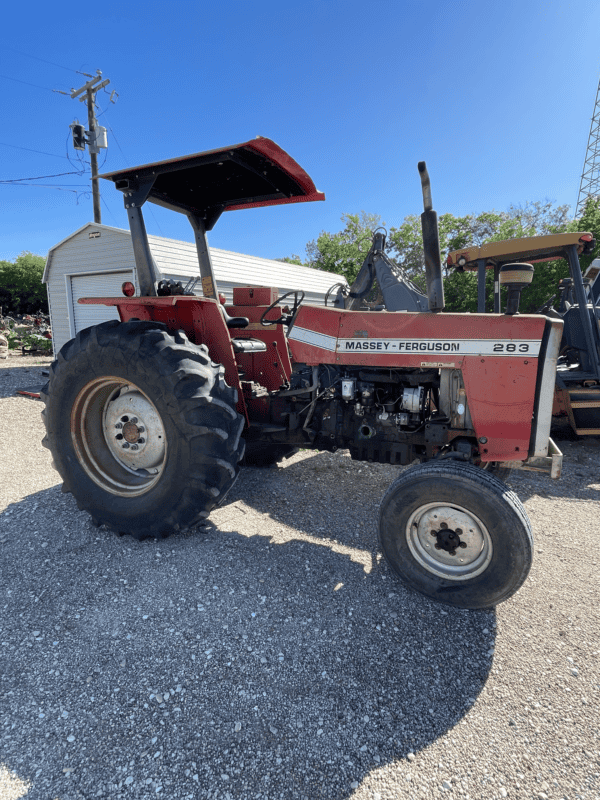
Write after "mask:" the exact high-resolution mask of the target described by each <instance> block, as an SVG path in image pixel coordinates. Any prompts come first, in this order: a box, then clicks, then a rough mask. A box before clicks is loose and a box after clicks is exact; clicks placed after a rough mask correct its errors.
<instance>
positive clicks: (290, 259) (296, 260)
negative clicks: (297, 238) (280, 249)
mask: <svg viewBox="0 0 600 800" xmlns="http://www.w3.org/2000/svg"><path fill="white" fill-rule="evenodd" d="M275 261H283V262H284V264H297V265H298V266H299V267H306V266H307V265H306V264H305V263H304V261H302V259H301V258H300V256H297V255H296V254H295V253H292V255H291V256H284V257H283V258H276V259H275Z"/></svg>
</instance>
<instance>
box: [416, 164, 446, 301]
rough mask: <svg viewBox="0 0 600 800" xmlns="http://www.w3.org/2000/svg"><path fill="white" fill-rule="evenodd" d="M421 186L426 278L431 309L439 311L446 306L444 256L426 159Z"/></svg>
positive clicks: (420, 169)
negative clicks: (443, 279) (441, 249)
mask: <svg viewBox="0 0 600 800" xmlns="http://www.w3.org/2000/svg"><path fill="white" fill-rule="evenodd" d="M418 166H419V172H420V174H421V188H422V189H423V207H424V209H425V210H424V211H423V213H422V214H421V229H422V231H423V250H424V251H425V278H426V280H427V297H428V299H429V310H430V311H433V312H434V313H437V312H438V311H442V310H443V308H444V284H443V281H442V258H441V255H440V235H439V231H438V221H437V214H436V212H435V211H434V210H433V203H432V200H431V184H430V183H429V173H428V172H427V166H426V164H425V162H424V161H419V165H418Z"/></svg>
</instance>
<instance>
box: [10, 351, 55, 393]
mask: <svg viewBox="0 0 600 800" xmlns="http://www.w3.org/2000/svg"><path fill="white" fill-rule="evenodd" d="M19 360H20V361H21V362H22V359H19ZM48 361H49V360H48ZM49 366H50V364H49V363H46V362H43V363H39V361H38V359H36V358H35V357H34V356H32V357H31V366H29V365H27V366H18V367H13V366H11V365H10V359H7V360H6V361H4V360H3V361H0V398H2V397H13V396H15V397H18V396H19V395H16V394H15V390H16V389H17V388H19V389H21V388H25V387H27V386H34V385H35V386H39V385H40V384H42V383H46V381H47V380H48V378H45V377H43V376H42V370H43V369H44V370H47V369H48V368H49ZM38 402H39V401H38Z"/></svg>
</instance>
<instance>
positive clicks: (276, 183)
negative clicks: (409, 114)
mask: <svg viewBox="0 0 600 800" xmlns="http://www.w3.org/2000/svg"><path fill="white" fill-rule="evenodd" d="M100 177H101V178H106V179H108V180H111V181H114V183H115V186H116V188H117V189H120V190H121V191H122V192H123V193H124V194H125V205H126V207H127V203H128V199H130V200H131V203H132V204H133V203H135V205H137V206H139V205H141V204H143V203H144V202H146V200H150V202H152V203H157V204H158V205H161V206H165V207H166V208H170V209H173V210H174V211H179V212H182V213H184V214H187V215H190V214H192V215H194V216H196V217H200V218H202V219H204V220H205V222H206V228H207V229H210V228H211V227H212V225H213V224H214V222H215V221H216V219H218V217H219V216H220V214H221V213H222V212H223V211H233V210H235V209H238V208H255V207H257V206H270V205H280V204H283V203H299V202H307V201H311V200H324V199H325V195H324V194H323V193H322V192H319V191H317V189H316V187H315V185H314V183H313V181H312V179H311V178H310V176H309V175H308V174H307V173H306V172H305V171H304V170H303V169H302V167H301V166H300V165H299V164H298V163H297V162H296V161H294V159H293V158H292V157H291V156H290V155H288V154H287V153H286V152H285V150H282V149H281V147H279V145H277V144H275V142H273V141H272V140H271V139H266V138H264V137H262V136H259V137H257V138H256V139H252V140H251V141H249V142H244V143H242V144H235V145H231V146H230V147H223V148H219V149H218V150H208V151H206V152H205V153H195V154H193V155H189V156H181V157H180V158H172V159H169V160H168V161H158V162H156V163H154V164H144V165H142V166H139V167H131V168H128V169H124V170H120V171H118V172H107V173H104V174H103V175H100Z"/></svg>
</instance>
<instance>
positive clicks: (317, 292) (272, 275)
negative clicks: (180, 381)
mask: <svg viewBox="0 0 600 800" xmlns="http://www.w3.org/2000/svg"><path fill="white" fill-rule="evenodd" d="M148 242H149V244H150V249H151V251H152V256H153V258H154V261H155V264H156V267H157V273H159V274H160V279H165V280H166V279H168V278H171V279H173V280H176V281H182V282H184V285H185V282H187V281H188V280H189V279H190V278H197V277H199V275H200V272H199V268H198V256H197V253H196V245H195V244H192V243H191V242H180V241H178V240H176V239H165V238H162V237H160V236H150V235H149V236H148ZM210 255H211V259H212V263H213V268H214V273H215V279H216V281H217V286H218V289H219V292H221V293H222V294H224V295H225V297H226V298H227V302H228V303H231V302H232V290H233V287H234V286H276V287H277V288H278V289H279V292H280V294H283V293H284V292H289V291H292V290H295V289H302V290H303V291H304V292H306V302H307V303H317V304H319V305H320V304H322V303H323V301H324V298H325V294H326V293H327V290H328V289H329V288H330V287H331V286H333V284H334V283H338V282H339V281H340V280H343V279H342V278H341V276H339V275H334V274H332V273H331V272H324V271H322V270H317V269H311V268H310V267H301V266H297V265H295V264H287V263H286V262H284V261H274V260H272V259H267V258H258V257H257V256H247V255H243V254H242V253H232V252H230V251H229V250H217V249H216V248H214V247H211V248H210ZM42 280H43V281H44V283H45V284H46V285H47V287H48V302H49V306H50V322H51V325H52V337H53V343H54V354H55V355H56V354H57V353H58V351H59V350H60V348H61V347H62V346H63V344H65V342H67V341H68V340H69V339H72V338H73V337H74V336H75V334H77V333H78V332H79V331H80V330H82V329H83V328H88V327H89V326H90V325H98V324H99V323H100V322H105V321H106V320H109V319H118V318H119V315H118V313H117V310H116V309H115V308H114V307H110V306H96V305H79V304H78V303H77V300H78V299H79V298H80V297H114V296H121V285H122V283H123V282H124V281H127V280H130V281H133V282H134V283H135V284H136V289H137V278H136V270H135V259H134V256H133V247H132V245H131V234H130V232H129V231H127V230H122V229H121V228H112V227H110V226H109V225H97V224H95V223H92V222H88V223H87V224H86V225H84V226H83V227H82V228H79V230H76V231H75V232H74V233H72V234H71V235H70V236H68V237H67V238H66V239H63V240H62V241H61V242H59V243H58V244H56V245H54V247H52V248H51V249H50V251H49V253H48V259H47V261H46V267H45V270H44V276H43V279H42ZM195 291H196V293H197V294H201V288H200V282H198V285H197V287H196V290H195Z"/></svg>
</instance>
